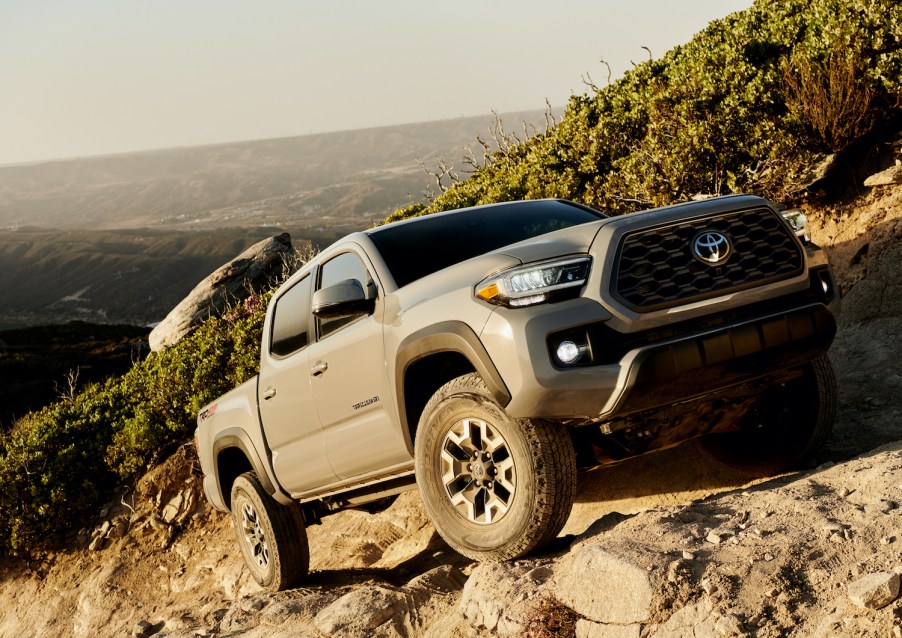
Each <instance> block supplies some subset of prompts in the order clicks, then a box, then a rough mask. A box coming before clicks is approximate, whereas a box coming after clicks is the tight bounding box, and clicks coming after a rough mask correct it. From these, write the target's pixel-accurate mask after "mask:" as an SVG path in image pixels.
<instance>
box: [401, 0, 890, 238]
mask: <svg viewBox="0 0 902 638" xmlns="http://www.w3.org/2000/svg"><path fill="white" fill-rule="evenodd" d="M840 52H841V55H840ZM900 90H902V4H900V3H899V2H897V1H896V0H767V1H765V0H758V1H757V2H756V3H755V4H754V5H753V6H752V7H751V8H750V9H748V10H746V11H742V12H738V13H734V14H732V15H730V16H728V17H726V18H724V19H723V20H717V21H714V22H712V23H711V24H710V25H709V26H708V27H707V28H706V29H705V30H704V31H702V32H701V33H699V34H698V35H696V36H695V37H694V38H693V39H692V40H691V41H690V42H688V43H687V44H685V45H683V46H679V47H676V48H674V49H673V50H671V51H669V52H668V53H667V54H665V55H664V56H663V57H662V58H660V59H658V60H650V61H648V62H645V63H643V64H640V65H638V66H636V67H635V68H634V69H632V70H631V71H629V72H628V73H626V74H625V75H624V77H622V78H621V79H620V80H618V81H616V82H614V83H612V84H610V85H609V86H607V87H605V88H603V89H601V90H599V91H597V92H594V93H589V94H585V95H576V96H573V97H572V98H571V99H570V102H569V104H568V106H567V109H566V111H565V113H564V116H563V118H562V120H561V122H560V124H558V125H557V126H556V127H554V128H552V129H550V130H549V131H548V132H546V133H545V134H544V135H540V136H537V137H534V138H531V139H530V140H528V141H526V142H524V143H522V144H520V145H518V146H516V147H514V148H512V149H505V152H503V153H496V155H495V156H494V162H493V163H490V164H489V165H488V166H487V167H486V168H484V169H480V170H478V171H476V172H475V173H474V174H473V175H472V176H471V177H470V178H469V179H467V180H466V181H463V182H458V183H457V184H455V185H454V186H452V187H451V188H449V189H448V190H447V191H446V192H444V193H442V194H441V195H439V196H438V197H437V198H436V199H435V200H434V201H433V202H431V203H430V204H429V205H428V206H416V205H415V206H409V207H407V208H405V209H402V210H399V211H396V212H395V213H394V214H393V215H391V216H389V217H388V218H387V219H386V221H396V220H398V219H404V218H406V217H409V216H412V215H422V214H428V213H432V212H438V211H443V210H448V209H452V208H458V207H461V206H471V205H475V204H484V203H490V202H496V201H504V200H510V199H523V198H528V199H535V198H541V197H564V198H568V199H572V200H575V201H580V202H583V203H585V204H588V205H590V206H594V207H596V208H600V209H602V210H605V211H607V212H610V213H614V214H618V213H624V212H630V211H634V210H640V209H644V208H648V207H651V206H658V205H664V204H669V203H673V202H677V201H681V200H686V199H688V198H689V197H691V196H692V195H694V194H696V193H714V194H722V193H729V192H752V193H758V194H761V195H765V196H768V197H773V198H777V199H785V198H791V197H793V196H794V195H796V194H797V193H798V192H799V191H800V189H801V188H802V187H803V186H804V179H803V177H802V176H803V175H805V174H806V173H807V172H809V169H810V168H811V167H812V166H813V165H815V164H816V163H817V162H818V161H820V160H821V159H822V157H823V156H822V154H823V153H825V152H829V151H835V150H841V149H842V148H845V147H847V146H848V145H849V144H851V143H853V142H854V141H855V140H856V139H859V138H860V137H861V136H862V135H864V134H866V133H867V132H868V129H869V128H870V126H871V125H872V123H874V122H881V121H888V120H891V119H892V118H897V117H898V116H899V115H900V110H902V109H900V97H902V93H900Z"/></svg>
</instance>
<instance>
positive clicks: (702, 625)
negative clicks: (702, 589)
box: [649, 598, 719, 638]
mask: <svg viewBox="0 0 902 638" xmlns="http://www.w3.org/2000/svg"><path fill="white" fill-rule="evenodd" d="M718 620H719V618H718V617H717V614H716V613H715V611H714V603H713V602H712V601H711V599H710V598H705V599H704V600H702V601H701V602H699V603H696V604H694V605H687V606H685V607H683V608H682V609H680V610H679V611H677V612H676V613H674V614H673V615H672V616H671V617H670V618H668V619H667V622H665V623H664V624H662V625H658V626H657V627H654V628H653V629H652V631H651V632H649V638H686V637H687V636H693V637H698V638H701V637H702V636H704V637H705V638H714V637H715V636H717V634H716V633H715V631H714V626H715V625H716V624H717V621H718Z"/></svg>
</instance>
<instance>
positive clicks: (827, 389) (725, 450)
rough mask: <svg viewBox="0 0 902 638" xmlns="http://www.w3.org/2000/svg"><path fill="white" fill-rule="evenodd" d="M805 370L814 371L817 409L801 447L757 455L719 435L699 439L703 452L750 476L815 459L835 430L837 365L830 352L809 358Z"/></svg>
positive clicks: (813, 397)
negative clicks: (736, 447) (784, 452)
mask: <svg viewBox="0 0 902 638" xmlns="http://www.w3.org/2000/svg"><path fill="white" fill-rule="evenodd" d="M805 371H806V375H810V379H811V380H813V381H814V383H815V388H816V393H812V395H811V396H809V397H807V398H808V399H809V400H810V406H809V409H810V410H811V411H813V412H814V417H813V418H814V422H813V423H811V424H810V425H808V426H807V427H809V428H810V430H809V432H808V435H807V438H806V440H805V441H804V442H803V444H802V445H801V446H800V447H799V449H798V450H796V451H795V452H793V453H792V454H791V455H789V456H784V457H781V456H780V455H779V454H775V455H773V456H772V457H769V458H768V457H765V456H761V457H760V458H757V457H756V456H755V455H754V454H743V453H741V452H736V451H733V450H731V446H730V445H729V443H727V444H726V445H724V444H722V443H720V442H719V441H718V439H717V438H711V437H702V438H700V439H698V447H699V449H700V450H701V451H702V453H703V454H705V455H706V456H708V457H709V458H711V459H713V460H715V461H717V462H718V463H720V464H722V465H724V466H726V467H729V468H731V469H732V470H734V471H737V472H740V473H743V474H747V475H749V476H765V475H771V474H777V473H779V472H783V471H786V470H789V469H793V468H796V467H800V466H802V465H804V464H805V463H806V462H809V461H811V459H812V458H814V457H815V455H816V454H817V452H818V451H819V450H820V449H821V447H823V445H824V444H825V443H826V442H827V439H829V438H830V434H831V432H832V430H833V422H834V420H835V418H836V403H837V388H836V376H835V375H834V373H833V366H832V365H831V364H830V359H829V358H828V357H827V355H821V356H819V357H816V358H815V359H812V360H811V361H809V362H808V363H807V364H806V365H805ZM796 400H801V399H796ZM737 434H738V433H737ZM714 436H715V437H724V436H732V434H726V435H723V434H721V435H714ZM763 436H768V434H767V433H763ZM720 441H725V439H720ZM773 445H775V446H776V445H779V442H778V441H773Z"/></svg>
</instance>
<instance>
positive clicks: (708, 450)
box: [699, 355, 836, 476]
mask: <svg viewBox="0 0 902 638" xmlns="http://www.w3.org/2000/svg"><path fill="white" fill-rule="evenodd" d="M801 371H802V374H801V376H799V377H797V378H795V379H792V380H790V381H788V382H787V383H786V384H785V385H784V386H783V387H782V388H779V389H775V391H774V392H773V393H772V394H770V395H765V396H764V397H762V400H761V402H760V405H759V406H758V407H757V408H756V409H754V410H753V411H752V413H750V414H749V415H748V416H747V417H746V423H745V429H743V430H741V431H738V432H724V433H719V434H709V435H707V436H704V437H702V438H701V439H699V446H700V447H701V449H702V451H703V452H704V453H705V454H707V455H708V456H710V457H711V458H713V459H714V460H716V461H718V462H719V463H721V464H723V465H725V466H727V467H730V468H732V469H734V470H738V471H739V472H742V473H744V474H748V475H751V476H767V475H771V474H777V473H779V472H783V471H785V470H788V469H791V468H793V467H797V466H799V465H801V464H803V463H804V462H805V461H808V460H810V459H811V458H812V457H813V456H814V455H815V453H816V452H817V451H818V450H819V449H820V448H821V446H822V445H823V444H824V443H825V442H826V441H827V439H828V438H829V436H830V432H831V431H832V429H833V421H834V419H835V417H836V377H835V376H834V374H833V367H832V366H831V365H830V360H829V359H828V358H827V356H826V355H822V356H820V357H817V358H816V359H813V360H812V361H810V362H809V363H807V364H805V365H804V366H803V367H802V369H801Z"/></svg>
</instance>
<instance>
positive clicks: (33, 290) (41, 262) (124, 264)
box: [0, 227, 335, 329]
mask: <svg viewBox="0 0 902 638" xmlns="http://www.w3.org/2000/svg"><path fill="white" fill-rule="evenodd" d="M278 232H280V231H279V230H278V229H275V228H266V227H263V228H248V229H239V228H226V229H220V230H193V231H173V230H124V231H110V230H101V231H87V230H69V231H48V230H41V229H20V230H18V231H8V230H7V231H0V271H2V272H3V274H4V281H3V285H2V286H0V329H3V328H15V327H22V326H32V325H40V324H46V323H65V322H68V321H72V320H81V321H90V322H95V323H128V324H134V325H146V324H148V323H151V322H157V321H160V320H162V319H163V317H165V316H166V314H167V313H168V312H169V311H170V310H171V309H172V308H173V307H174V306H175V305H176V304H177V303H178V302H179V301H181V299H182V298H184V297H185V295H187V294H188V293H189V292H190V291H191V289H192V288H194V286H195V285H196V284H197V283H198V282H199V281H200V280H201V279H203V278H204V277H206V276H207V275H208V274H210V273H211V272H213V271H214V270H215V269H216V268H218V267H219V266H221V265H222V264H224V263H226V262H228V261H229V260H230V259H232V258H234V257H235V256H237V255H238V254H239V253H241V252H242V251H243V250H244V249H245V248H247V247H248V246H250V245H252V244H254V243H255V242H257V241H259V240H261V239H264V238H266V237H270V236H272V235H274V234H277V233H278ZM334 238H335V236H334V234H333V235H329V234H320V243H329V242H331V241H332V240H333V239H334ZM294 243H295V246H296V247H300V244H303V243H304V240H295V242H294Z"/></svg>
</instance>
